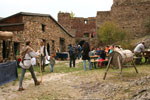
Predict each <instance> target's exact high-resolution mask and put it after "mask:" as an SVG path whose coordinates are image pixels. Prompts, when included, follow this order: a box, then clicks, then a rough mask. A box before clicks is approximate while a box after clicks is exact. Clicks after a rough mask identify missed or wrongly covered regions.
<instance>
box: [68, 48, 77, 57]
mask: <svg viewBox="0 0 150 100" xmlns="http://www.w3.org/2000/svg"><path fill="white" fill-rule="evenodd" d="M69 54H70V56H72V55H76V48H75V47H71V48H70V50H69Z"/></svg>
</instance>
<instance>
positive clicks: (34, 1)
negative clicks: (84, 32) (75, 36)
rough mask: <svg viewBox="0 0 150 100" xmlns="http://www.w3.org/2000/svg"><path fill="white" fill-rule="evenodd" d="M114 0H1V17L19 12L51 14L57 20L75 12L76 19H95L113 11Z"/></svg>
mask: <svg viewBox="0 0 150 100" xmlns="http://www.w3.org/2000/svg"><path fill="white" fill-rule="evenodd" d="M112 3H113V0H1V2H0V17H8V16H10V15H13V14H16V13H18V12H31V13H41V14H50V15H51V16H53V17H54V18H55V19H56V20H57V14H58V12H59V11H61V12H71V11H72V12H73V13H75V17H85V18H87V17H95V16H96V12H97V11H108V10H110V9H111V6H112Z"/></svg>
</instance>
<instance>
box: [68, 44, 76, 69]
mask: <svg viewBox="0 0 150 100" xmlns="http://www.w3.org/2000/svg"><path fill="white" fill-rule="evenodd" d="M69 56H70V63H69V66H70V68H71V67H72V62H73V67H75V60H76V48H75V46H72V45H71V44H70V48H69Z"/></svg>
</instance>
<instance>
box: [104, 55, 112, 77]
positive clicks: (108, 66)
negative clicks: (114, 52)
mask: <svg viewBox="0 0 150 100" xmlns="http://www.w3.org/2000/svg"><path fill="white" fill-rule="evenodd" d="M111 60H112V56H111V57H110V59H109V61H108V65H107V69H106V72H105V74H104V77H103V80H105V78H106V75H107V72H108V70H109V68H110V62H111Z"/></svg>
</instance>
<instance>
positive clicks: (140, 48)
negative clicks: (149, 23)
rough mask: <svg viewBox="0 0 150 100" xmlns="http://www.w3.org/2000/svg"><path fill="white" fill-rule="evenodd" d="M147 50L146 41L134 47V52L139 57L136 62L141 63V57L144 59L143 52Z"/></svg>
mask: <svg viewBox="0 0 150 100" xmlns="http://www.w3.org/2000/svg"><path fill="white" fill-rule="evenodd" d="M144 51H145V43H144V42H142V43H140V44H138V45H137V46H136V47H135V49H134V54H135V55H136V57H137V59H136V61H135V63H136V64H140V62H141V59H142V54H141V53H142V52H144Z"/></svg>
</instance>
